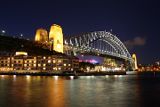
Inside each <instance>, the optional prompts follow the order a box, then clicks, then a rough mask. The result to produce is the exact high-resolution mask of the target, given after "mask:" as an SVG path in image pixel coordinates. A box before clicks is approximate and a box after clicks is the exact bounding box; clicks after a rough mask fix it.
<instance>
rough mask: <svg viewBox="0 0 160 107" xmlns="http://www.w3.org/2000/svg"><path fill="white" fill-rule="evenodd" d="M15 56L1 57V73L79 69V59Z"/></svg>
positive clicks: (58, 56) (54, 56)
mask: <svg viewBox="0 0 160 107" xmlns="http://www.w3.org/2000/svg"><path fill="white" fill-rule="evenodd" d="M19 53H21V54H16V55H14V56H0V71H16V72H61V71H75V70H78V69H79V59H78V58H76V57H69V56H65V55H45V56H28V55H26V53H25V52H24V54H22V53H23V52H19Z"/></svg>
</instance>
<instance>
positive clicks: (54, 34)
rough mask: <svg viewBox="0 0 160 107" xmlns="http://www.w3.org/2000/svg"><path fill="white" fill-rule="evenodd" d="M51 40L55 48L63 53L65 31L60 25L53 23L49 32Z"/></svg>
mask: <svg viewBox="0 0 160 107" xmlns="http://www.w3.org/2000/svg"><path fill="white" fill-rule="evenodd" d="M49 41H50V42H51V43H53V50H55V51H57V52H61V53H63V33H62V28H61V26H59V25H56V24H54V25H52V26H51V29H50V33H49Z"/></svg>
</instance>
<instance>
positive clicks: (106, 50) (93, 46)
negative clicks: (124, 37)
mask: <svg viewBox="0 0 160 107" xmlns="http://www.w3.org/2000/svg"><path fill="white" fill-rule="evenodd" d="M64 47H65V48H64V51H65V52H66V53H67V54H70V53H69V52H71V51H73V53H74V55H76V54H81V53H95V54H97V55H99V54H103V55H108V56H114V57H118V58H122V59H125V60H128V61H130V62H132V57H131V55H130V53H129V52H128V50H127V48H126V47H125V45H124V44H123V43H122V42H121V41H120V40H119V39H118V38H117V37H116V36H115V35H113V34H111V33H110V32H106V31H95V32H90V33H86V34H81V35H77V36H71V37H67V38H65V40H64Z"/></svg>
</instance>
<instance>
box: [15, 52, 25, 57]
mask: <svg viewBox="0 0 160 107" xmlns="http://www.w3.org/2000/svg"><path fill="white" fill-rule="evenodd" d="M18 55H25V56H27V55H28V53H27V52H16V56H18Z"/></svg>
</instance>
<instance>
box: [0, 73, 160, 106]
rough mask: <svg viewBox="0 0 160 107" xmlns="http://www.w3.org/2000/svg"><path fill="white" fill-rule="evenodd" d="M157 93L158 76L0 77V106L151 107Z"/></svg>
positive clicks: (157, 100)
mask: <svg viewBox="0 0 160 107" xmlns="http://www.w3.org/2000/svg"><path fill="white" fill-rule="evenodd" d="M159 93H160V79H159V78H158V77H149V76H147V77H145V76H141V77H139V76H137V75H114V76H98V77H96V76H80V77H78V78H77V79H74V78H73V76H69V77H60V76H48V77H47V76H16V75H13V76H7V75H0V99H1V100H0V107H17V106H18V107H93V106H94V107H142V106H143V107H144V106H149V105H152V107H153V106H158V105H160V102H159V99H160V94H159Z"/></svg>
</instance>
